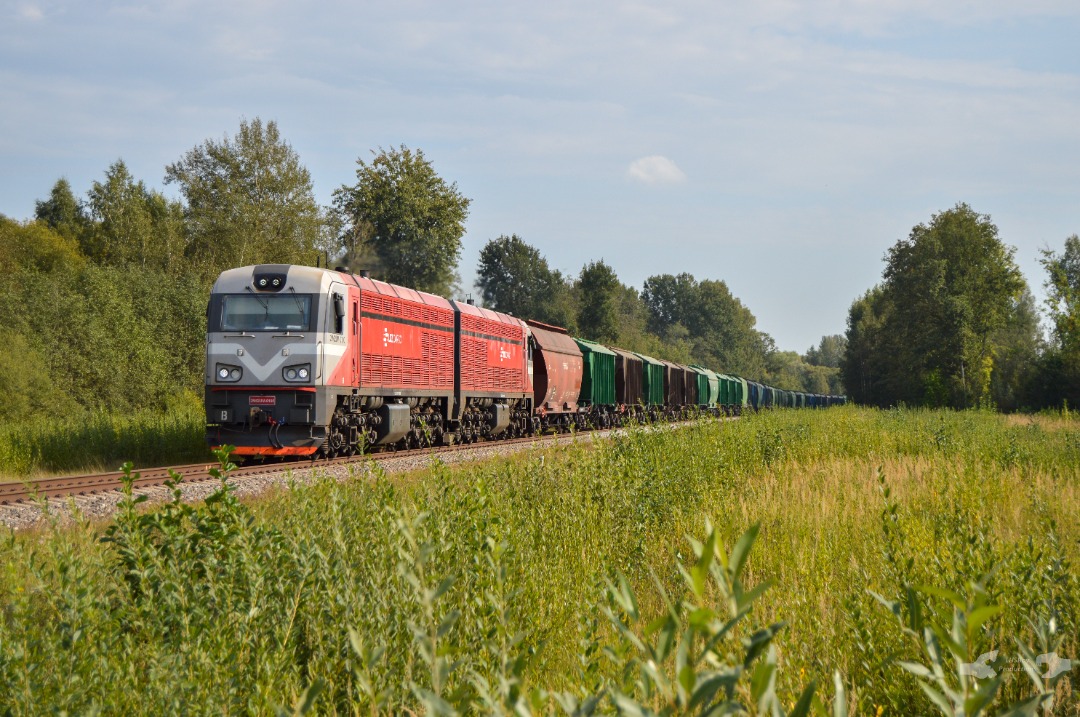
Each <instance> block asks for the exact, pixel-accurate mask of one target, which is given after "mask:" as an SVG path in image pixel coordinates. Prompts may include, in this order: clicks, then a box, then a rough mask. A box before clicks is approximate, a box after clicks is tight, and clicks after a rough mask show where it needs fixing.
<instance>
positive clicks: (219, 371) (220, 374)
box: [214, 363, 244, 383]
mask: <svg viewBox="0 0 1080 717" xmlns="http://www.w3.org/2000/svg"><path fill="white" fill-rule="evenodd" d="M214 373H215V374H216V375H217V379H218V381H221V382H222V383H232V382H234V381H239V380H240V377H241V376H243V375H244V372H243V370H241V368H240V367H239V366H229V365H226V364H220V363H219V364H218V365H217V366H215V367H214Z"/></svg>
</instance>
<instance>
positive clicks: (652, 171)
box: [626, 154, 686, 184]
mask: <svg viewBox="0 0 1080 717" xmlns="http://www.w3.org/2000/svg"><path fill="white" fill-rule="evenodd" d="M626 174H627V176H628V177H630V179H633V180H634V181H636V182H642V183H643V184H678V183H679V182H685V181H686V174H684V173H683V171H682V170H681V169H679V165H677V164H675V163H674V162H672V161H671V160H670V159H668V158H667V157H662V156H660V155H659V154H654V155H651V156H649V157H642V158H641V159H635V160H634V161H633V162H631V163H630V168H629V169H627V170H626Z"/></svg>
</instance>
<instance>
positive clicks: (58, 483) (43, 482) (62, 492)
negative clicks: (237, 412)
mask: <svg viewBox="0 0 1080 717" xmlns="http://www.w3.org/2000/svg"><path fill="white" fill-rule="evenodd" d="M608 433H610V430H604V431H590V432H589V433H588V434H584V435H606V434H608ZM570 435H571V434H567V433H554V434H549V435H545V436H539V437H527V438H513V439H508V440H501V441H480V442H477V443H467V444H459V445H454V446H435V447H429V448H413V449H409V450H396V451H381V452H378V453H365V454H362V455H356V456H348V457H341V458H334V459H329V460H327V459H321V460H315V461H307V460H305V461H295V462H291V463H259V464H254V465H248V466H238V467H237V468H236V469H234V470H233V471H231V472H230V473H229V477H230V478H234V477H242V476H257V475H263V474H268V473H280V472H282V471H287V470H308V469H311V468H323V467H326V468H329V467H332V466H343V465H348V464H350V463H364V462H369V461H380V460H388V459H394V458H408V457H416V456H424V455H438V454H440V453H446V452H455V451H467V450H477V449H482V448H498V447H500V446H512V445H515V444H521V443H537V442H542V441H551V440H557V439H559V438H565V437H568V436H570ZM217 467H218V464H217V463H215V462H212V461H207V462H204V463H191V464H188V465H182V466H164V467H160V468H142V469H136V470H134V471H133V474H134V473H138V474H139V477H138V478H136V479H135V480H134V482H133V487H134V488H145V487H150V486H158V485H164V483H165V481H167V480H169V475H170V471H171V472H172V473H176V474H179V475H182V476H183V478H184V483H185V484H187V485H191V484H193V483H201V482H204V481H209V480H216V479H215V478H214V477H213V476H211V475H210V471H211V469H214V468H217ZM123 479H124V473H123V471H110V472H107V473H93V474H88V475H79V476H66V477H57V478H37V479H34V480H27V481H21V482H10V483H0V505H13V504H17V503H26V502H29V501H33V500H35V499H36V498H64V497H68V496H82V495H93V494H96V493H107V492H110V491H118V490H120V489H121V488H123V487H124V481H123Z"/></svg>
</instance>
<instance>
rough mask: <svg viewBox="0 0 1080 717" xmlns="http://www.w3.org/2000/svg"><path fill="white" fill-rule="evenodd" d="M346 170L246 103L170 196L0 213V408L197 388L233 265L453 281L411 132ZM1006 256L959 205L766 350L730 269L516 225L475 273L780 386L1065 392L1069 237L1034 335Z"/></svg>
mask: <svg viewBox="0 0 1080 717" xmlns="http://www.w3.org/2000/svg"><path fill="white" fill-rule="evenodd" d="M356 178H357V181H356V184H355V185H346V186H342V187H340V188H339V189H338V190H337V191H336V192H334V197H333V202H332V205H331V206H321V205H320V204H319V203H318V201H316V199H315V196H314V192H313V189H312V183H311V178H310V175H309V173H308V171H307V170H306V169H305V167H304V166H303V164H302V163H301V161H300V158H299V157H298V156H297V154H296V152H295V151H294V150H293V149H292V147H291V146H290V145H289V144H288V142H286V141H285V140H284V139H283V138H282V137H281V135H280V133H279V130H278V127H277V125H276V123H275V122H273V121H270V122H266V123H264V122H263V121H262V120H260V119H258V118H256V119H254V120H251V121H246V120H245V121H242V122H241V124H240V128H239V131H238V132H237V133H236V134H234V135H232V136H229V135H226V136H224V137H223V138H222V139H221V140H213V139H208V140H206V141H205V142H203V143H202V144H200V145H198V146H196V147H194V148H192V149H191V150H190V151H188V152H187V153H185V154H184V156H182V157H181V158H180V159H178V160H177V161H176V162H175V163H173V164H170V165H168V166H167V167H166V168H165V175H164V181H165V184H166V185H169V186H174V187H175V188H176V189H177V190H178V194H179V198H176V199H174V198H170V197H167V196H166V195H164V194H162V193H160V192H158V191H156V190H152V189H148V188H147V187H146V184H145V183H144V182H143V181H141V180H139V179H137V178H135V177H133V176H132V175H131V173H130V172H129V170H128V168H127V166H126V165H125V163H124V162H123V160H117V161H116V162H115V163H114V164H112V165H111V166H110V167H108V168H107V169H106V170H105V173H104V176H103V177H102V179H101V180H99V181H94V182H93V183H92V184H91V187H90V189H89V190H88V191H87V192H86V193H85V195H84V196H81V197H80V196H77V195H76V194H75V192H74V191H73V189H72V186H71V184H70V182H69V181H68V180H67V179H65V178H61V179H59V180H58V181H57V182H56V184H55V185H54V186H53V187H52V190H51V192H50V193H49V195H48V197H46V198H44V199H42V200H40V201H38V202H37V204H36V207H35V212H34V217H33V218H32V219H26V220H16V219H12V218H8V217H4V216H2V215H0V273H2V276H3V279H2V280H0V316H3V317H4V320H3V321H2V322H0V391H2V392H3V395H4V396H5V397H6V400H5V401H4V402H0V419H4V420H6V421H8V422H11V421H18V420H27V419H31V418H34V417H64V418H65V419H70V418H72V417H76V418H77V417H78V416H79V415H84V414H87V413H94V412H98V413H100V412H107V413H126V412H132V411H135V410H147V409H150V410H155V411H162V412H166V413H168V412H171V411H175V410H177V408H178V407H186V408H187V409H188V410H190V409H192V408H193V407H195V406H198V405H200V404H201V391H202V385H203V370H204V366H203V363H204V350H203V346H204V340H205V338H204V334H205V321H206V316H205V311H206V303H207V296H208V294H209V290H210V287H211V285H212V283H213V281H214V279H215V277H216V276H217V275H218V274H219V273H220V272H221V271H223V270H225V269H228V268H232V267H236V266H244V265H248V264H258V263H295V264H308V265H323V266H327V265H329V266H337V265H345V266H348V267H350V268H351V269H352V270H354V271H359V270H366V271H368V272H370V274H371V275H372V276H373V277H375V278H379V279H383V280H386V281H390V282H393V283H399V284H403V285H406V286H411V287H414V288H418V289H422V290H426V291H430V292H433V293H437V294H441V295H444V296H450V297H456V298H461V297H463V296H464V295H466V291H465V290H463V288H462V287H461V286H460V278H459V274H458V270H457V267H458V261H459V258H460V253H461V239H462V236H463V235H464V231H465V230H464V222H465V219H466V218H467V216H468V210H469V203H470V200H469V198H468V197H466V196H465V195H464V194H463V193H462V192H461V191H460V190H459V189H458V187H457V185H456V184H455V183H453V182H447V181H446V180H444V179H443V178H441V177H440V176H439V175H438V174H437V172H436V171H435V169H434V167H433V166H432V164H431V163H430V162H429V161H428V160H427V159H426V158H425V156H424V154H423V152H422V151H420V150H412V149H409V148H408V147H405V146H401V147H396V148H389V149H379V150H375V151H372V154H371V157H370V158H367V159H365V158H363V157H361V158H359V159H358V160H357V170H356ZM661 243H662V242H661ZM717 249H718V250H720V249H721V247H718V248H717ZM1012 253H1013V250H1011V249H1010V248H1009V247H1008V246H1007V245H1005V244H1004V243H1003V242H1002V240H1001V239H1000V238H999V237H998V236H997V229H996V227H994V225H993V224H992V222H991V220H990V217H989V216H986V215H981V214H978V213H977V212H975V211H974V210H972V209H971V208H970V207H968V206H967V205H965V204H957V206H956V207H954V208H952V209H949V210H946V211H943V212H942V213H940V214H938V215H935V216H934V217H933V218H932V219H931V221H930V222H929V223H928V224H925V225H919V226H917V227H915V228H913V229H912V232H911V235H910V236H909V238H908V239H905V240H901V241H900V242H898V243H897V244H896V246H894V247H893V249H891V250H890V252H889V254H888V255H887V257H886V269H885V272H884V274H883V279H882V281H881V283H879V284H878V285H877V286H875V287H874V288H873V289H871V290H870V291H868V292H867V293H866V295H864V296H862V297H860V298H858V299H856V301H855V302H854V304H853V305H852V307H851V311H850V313H849V316H848V327H847V332H846V333H845V334H843V335H839V334H838V335H834V336H824V337H822V339H821V341H820V342H819V344H818V345H817V346H814V347H811V348H810V349H809V350H807V351H806V352H805V353H803V354H799V353H797V352H795V351H781V350H779V349H778V348H777V346H776V345H775V343H774V341H773V340H772V338H771V337H770V336H769V335H768V334H767V333H765V332H763V331H761V330H759V329H758V328H757V325H756V319H755V317H754V315H753V313H752V312H751V311H750V309H749V308H748V307H746V306H745V305H744V304H743V303H742V302H741V301H739V299H738V298H737V297H735V296H733V295H732V294H731V292H730V291H729V289H728V287H727V285H726V284H725V282H724V281H723V280H721V279H711V278H702V279H698V278H695V277H694V276H693V275H692V274H690V273H682V274H679V275H677V276H674V275H670V274H663V275H657V276H652V277H649V278H648V279H647V280H646V281H645V283H644V285H643V286H642V288H641V289H640V290H639V289H637V288H635V287H631V286H627V285H625V284H623V283H622V282H621V281H620V280H619V278H618V275H617V273H616V271H615V268H614V267H612V266H611V265H609V264H608V263H606V262H605V261H604V260H603V259H597V260H595V261H592V262H590V263H588V264H587V265H586V266H584V267H582V268H581V270H580V272H579V273H578V274H576V275H571V274H564V273H563V272H562V271H560V270H558V269H554V268H552V267H551V266H550V265H549V263H548V261H547V259H546V258H545V257H544V256H542V255H541V254H540V253H539V252H538V251H537V250H536V249H535V248H534V247H532V246H530V245H529V244H528V243H527V242H526V241H525V239H524V238H522V237H519V236H517V235H514V234H510V235H504V236H499V237H494V238H492V239H491V240H490V241H489V242H488V244H487V245H486V246H485V247H484V249H483V251H482V253H481V258H480V265H479V267H478V268H477V272H476V273H477V277H478V278H477V291H478V293H479V298H480V299H481V303H482V304H483V305H485V306H487V307H489V308H493V309H496V310H500V311H504V312H509V313H513V314H514V315H517V316H521V317H524V318H532V319H537V320H540V321H543V322H546V323H551V324H556V325H559V326H563V327H566V328H567V329H568V330H569V331H570V332H571V333H573V334H575V335H578V336H582V337H586V338H590V339H593V340H597V341H601V342H604V343H608V344H615V345H619V346H621V347H624V348H626V349H630V350H634V351H638V352H641V353H646V354H651V355H656V356H660V357H663V358H666V359H668V360H673V361H677V362H682V363H696V364H700V365H704V366H707V367H710V368H713V369H714V370H717V371H721V372H725V373H732V374H736V375H740V376H743V377H745V378H748V379H752V380H759V381H763V382H765V383H768V384H770V385H773V386H776V387H778V388H782V389H788V390H798V391H807V392H811V393H836V394H840V393H845V392H846V393H849V394H850V395H851V396H852V397H853V398H854V399H855V400H857V401H859V402H863V403H870V404H878V405H892V404H895V403H897V402H901V401H902V402H905V403H909V404H924V405H937V406H952V407H958V408H962V407H969V406H976V405H978V406H993V407H997V408H999V409H1003V410H1015V409H1019V408H1033V409H1035V408H1041V407H1046V406H1053V407H1060V406H1061V405H1062V403H1063V402H1066V401H1067V402H1070V403H1072V404H1073V405H1075V404H1076V402H1077V400H1078V392H1080V378H1078V377H1080V320H1078V317H1080V299H1078V297H1080V240H1078V239H1077V237H1076V236H1073V237H1070V238H1068V239H1067V240H1066V241H1065V246H1064V249H1063V251H1062V252H1061V253H1057V252H1054V251H1052V250H1050V249H1047V250H1046V251H1045V252H1044V261H1043V264H1044V266H1045V267H1046V269H1047V272H1048V278H1047V280H1046V286H1047V290H1048V296H1049V297H1050V298H1049V300H1048V302H1047V303H1048V305H1047V307H1045V315H1046V316H1047V318H1048V319H1049V324H1050V330H1049V331H1045V332H1044V331H1043V329H1042V327H1041V325H1040V312H1039V309H1038V307H1037V306H1036V305H1035V301H1034V299H1033V298H1032V296H1031V293H1030V291H1029V290H1028V287H1027V284H1026V282H1025V280H1024V278H1023V277H1022V276H1021V274H1020V272H1019V270H1018V269H1017V267H1016V264H1015V262H1014V261H1013V256H1012ZM760 273H761V276H762V281H777V282H784V281H805V282H808V283H809V284H811V285H812V284H813V282H815V281H827V280H828V277H777V276H770V275H769V274H768V272H767V270H766V269H765V267H764V265H763V267H761V272H760Z"/></svg>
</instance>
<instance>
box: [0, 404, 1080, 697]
mask: <svg viewBox="0 0 1080 717" xmlns="http://www.w3.org/2000/svg"><path fill="white" fill-rule="evenodd" d="M755 526H756V527H755ZM755 534H756V540H753V541H752V540H751V538H753V537H754V536H755ZM751 542H752V546H751ZM1078 558H1080V422H1076V421H1073V420H1072V419H1070V418H1068V417H1063V418H1044V417H1035V418H1015V417H1002V416H998V415H994V414H989V413H976V412H970V413H952V412H931V411H907V410H895V411H874V410H867V409H859V408H854V407H845V408H839V409H830V410H827V411H777V412H773V413H769V414H763V415H758V416H750V417H746V418H744V419H742V420H740V421H737V422H726V423H718V422H713V421H708V422H702V423H700V424H697V425H694V426H692V427H688V428H685V429H681V430H677V431H656V432H644V431H632V432H630V434H629V435H627V436H624V437H620V438H616V439H614V440H610V441H600V442H597V443H596V444H595V445H593V441H592V440H591V439H589V438H587V437H585V438H583V439H582V440H581V441H580V444H579V445H576V446H571V447H567V448H549V449H545V450H543V451H540V450H537V451H532V452H528V453H526V454H524V455H522V456H518V457H515V458H512V459H506V460H497V461H492V462H489V463H485V464H479V465H476V464H473V465H468V466H466V467H461V468H454V469H451V468H448V467H445V466H435V467H434V468H433V469H432V470H430V471H425V472H423V473H417V474H413V475H407V476H395V477H380V478H377V479H375V480H354V481H348V482H344V483H337V482H333V481H329V480H324V481H320V482H316V483H315V484H313V485H305V486H296V487H294V488H292V489H290V490H283V491H281V492H279V493H277V494H275V495H270V496H267V497H264V498H262V499H260V500H259V501H257V502H252V503H239V502H238V501H236V500H235V499H234V498H233V496H232V495H231V494H229V493H228V492H221V493H220V494H218V495H217V496H216V497H215V498H214V499H212V500H210V501H208V502H207V504H206V505H205V506H199V507H191V506H186V505H183V504H179V503H176V504H170V505H166V506H159V507H157V508H153V509H151V510H142V506H138V505H135V504H134V503H133V504H131V505H130V506H129V507H128V509H127V511H126V512H125V513H123V514H121V515H120V516H119V517H118V519H117V520H116V521H115V523H113V524H110V525H107V526H105V525H88V524H87V525H81V526H76V527H74V528H59V527H57V528H54V529H51V530H48V529H47V530H44V531H41V532H38V533H33V534H20V535H13V536H10V537H8V538H7V539H5V540H4V541H3V544H2V547H0V565H2V566H3V574H2V575H0V606H2V613H0V614H2V620H0V705H5V706H6V707H0V712H3V710H4V709H7V710H9V711H10V713H11V714H20V715H21V714H26V715H31V714H41V713H45V712H57V713H58V712H61V711H67V712H68V713H69V714H82V713H86V712H88V711H91V710H93V709H94V708H95V707H99V708H101V709H102V710H103V712H104V713H106V714H170V713H180V712H183V713H191V714H248V713H255V714H274V713H275V711H276V710H278V709H279V708H280V709H281V710H282V713H285V714H291V713H293V711H294V710H295V711H297V712H303V711H304V710H305V709H310V710H311V713H313V714H314V713H318V714H378V713H402V712H407V711H412V712H415V713H425V714H451V713H462V714H464V713H498V714H511V713H516V714H529V713H533V714H538V713H554V714H563V713H571V714H572V713H575V710H576V711H577V712H576V713H578V714H586V713H587V712H588V711H589V710H590V709H594V710H596V711H597V712H599V713H614V712H616V711H622V712H623V713H626V714H634V713H639V714H649V713H650V712H649V710H655V711H656V712H657V713H665V714H691V713H693V714H698V713H700V712H702V711H703V710H702V706H703V705H706V706H707V705H718V704H728V705H729V706H731V708H732V710H735V709H736V708H735V706H736V705H741V709H744V710H745V711H746V712H748V713H750V714H758V713H761V714H781V713H783V712H787V711H790V712H791V713H792V714H803V713H804V712H802V710H803V708H804V707H805V708H806V709H807V710H809V711H810V712H813V711H814V709H815V704H816V705H817V707H818V708H820V709H821V710H825V709H827V710H828V712H827V713H828V714H830V715H832V714H860V715H875V716H876V715H883V714H896V715H908V714H931V713H935V712H938V711H939V710H940V709H941V708H940V707H939V706H938V705H937V704H935V701H933V700H934V699H939V700H941V701H943V704H942V706H955V705H957V704H958V705H959V708H960V711H958V712H956V713H957V714H983V713H986V714H991V713H993V714H996V713H998V712H999V711H1001V710H1003V709H1004V708H1005V707H1006V706H1007V705H1011V704H1013V703H1015V702H1017V701H1020V700H1036V701H1038V703H1039V704H1041V705H1042V706H1044V707H1045V706H1047V705H1048V704H1050V703H1051V700H1052V713H1053V714H1061V715H1075V714H1078V713H1080V708H1078V700H1077V697H1076V696H1075V694H1073V690H1072V686H1073V684H1075V681H1076V679H1077V675H1078V672H1077V670H1075V669H1074V670H1073V671H1071V672H1065V673H1063V674H1060V675H1057V676H1056V677H1055V679H1054V680H1043V679H1041V675H1042V674H1048V673H1049V670H1048V669H1045V670H1044V667H1045V666H1044V665H1038V666H1036V665H1035V662H1034V660H1035V657H1036V656H1037V655H1040V654H1044V653H1045V654H1051V653H1053V654H1057V655H1058V656H1060V657H1064V658H1072V659H1073V660H1074V661H1075V662H1077V663H1078V664H1080V659H1078V658H1080V654H1078V652H1080V651H1078V644H1077V633H1078V619H1080V580H1078V577H1077V573H1076V572H1075V566H1076V564H1077V560H1078ZM780 623H783V624H780ZM1028 647H1030V653H1027V652H1025V651H1024V650H1025V649H1027V648H1028ZM993 650H997V651H998V655H997V658H996V660H994V661H993V662H992V663H991V667H992V668H993V672H994V673H996V674H997V678H995V679H981V680H979V681H975V680H974V679H973V678H971V677H969V676H966V675H962V674H960V670H959V665H958V663H961V662H974V661H975V660H976V658H977V657H979V656H980V655H983V654H984V653H988V652H991V651H993ZM1024 659H1026V660H1027V661H1028V663H1029V667H1031V668H1032V671H1033V676H1029V675H1028V674H1027V673H1025V671H1024V670H1023V665H1024V662H1023V660H1024ZM899 661H906V662H907V663H909V664H908V665H907V667H906V668H905V667H902V666H901V665H900V664H898V663H899ZM1036 667H1037V670H1038V671H1036ZM1034 678H1039V679H1034ZM808 685H814V686H816V691H815V692H814V694H813V696H812V698H811V696H810V693H809V691H808V690H807V689H806V688H807V686H808ZM932 695H936V698H934V697H932ZM837 696H838V699H835V701H834V697H837ZM834 702H835V703H834ZM1029 707H1031V708H1033V707H1034V704H1031V705H1029ZM834 709H835V710H837V711H835V712H834ZM845 710H846V711H845ZM736 713H737V710H736ZM822 713H824V712H822ZM950 713H951V712H950ZM1021 713H1023V712H1021ZM1027 713H1029V714H1034V712H1031V711H1029V712H1027Z"/></svg>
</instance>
